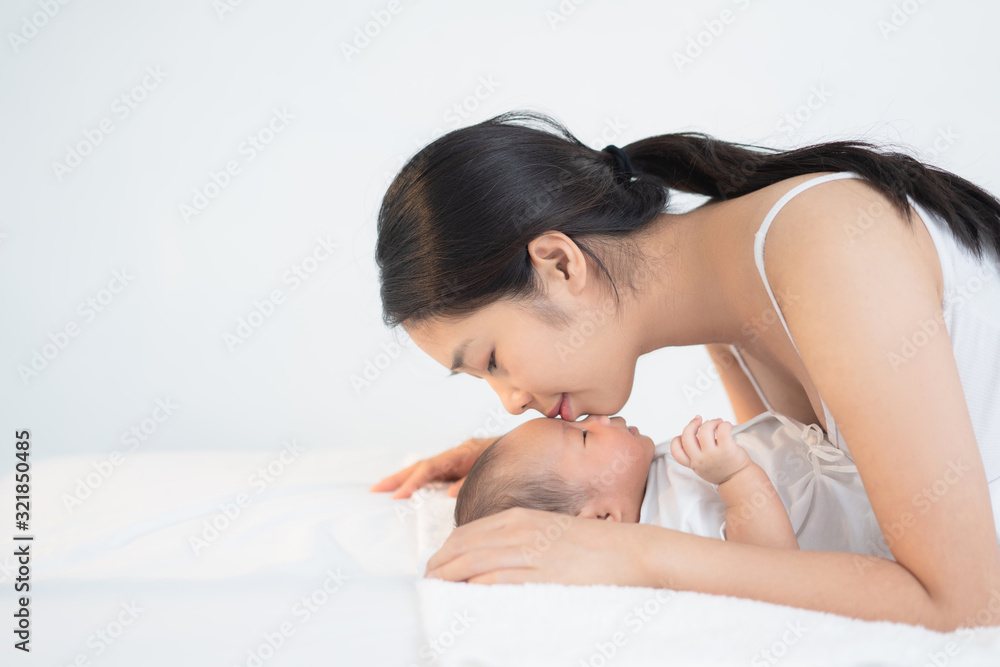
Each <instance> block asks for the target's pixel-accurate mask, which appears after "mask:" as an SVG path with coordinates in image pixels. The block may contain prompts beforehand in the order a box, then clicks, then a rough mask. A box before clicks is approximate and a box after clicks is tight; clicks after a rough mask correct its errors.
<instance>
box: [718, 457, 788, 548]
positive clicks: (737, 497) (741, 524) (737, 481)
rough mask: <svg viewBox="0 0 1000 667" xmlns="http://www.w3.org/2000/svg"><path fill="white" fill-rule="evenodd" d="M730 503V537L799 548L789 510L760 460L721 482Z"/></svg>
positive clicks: (721, 492)
mask: <svg viewBox="0 0 1000 667" xmlns="http://www.w3.org/2000/svg"><path fill="white" fill-rule="evenodd" d="M719 497H720V498H722V502H724V503H725V504H726V539H727V540H731V541H733V542H741V543H743V544H756V545H759V546H762V547H774V548H776V549H798V548H799V542H798V540H797V539H796V538H795V531H794V530H793V529H792V522H791V521H790V520H789V518H788V511H787V510H786V509H785V505H784V504H783V503H782V502H781V498H780V497H779V496H778V492H777V491H776V490H775V488H774V485H773V484H772V483H771V480H770V479H769V478H768V476H767V473H765V472H764V469H763V468H761V467H760V466H759V465H757V464H756V463H752V462H751V463H750V464H749V465H748V466H746V467H745V468H743V469H742V470H740V471H739V472H737V473H736V474H735V475H733V476H732V477H730V478H729V479H727V480H726V481H724V482H722V483H721V484H719Z"/></svg>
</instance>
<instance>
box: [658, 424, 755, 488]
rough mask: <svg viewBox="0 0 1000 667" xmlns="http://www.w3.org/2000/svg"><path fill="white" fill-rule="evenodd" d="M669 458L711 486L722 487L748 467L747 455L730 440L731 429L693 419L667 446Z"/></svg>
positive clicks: (748, 457) (748, 456)
mask: <svg viewBox="0 0 1000 667" xmlns="http://www.w3.org/2000/svg"><path fill="white" fill-rule="evenodd" d="M699 426H700V428H699ZM670 454H671V455H672V456H673V457H674V459H676V461H677V462H678V463H680V464H681V465H682V466H685V467H688V468H691V469H692V470H694V471H695V473H697V474H698V476H699V477H701V478H702V479H703V480H705V481H706V482H711V483H712V484H722V483H723V482H725V481H726V480H727V479H729V478H730V477H732V476H733V475H735V474H736V473H738V472H739V471H740V470H743V468H745V467H747V466H748V465H750V463H751V461H750V455H749V454H747V453H746V450H744V449H743V448H742V447H740V446H739V445H737V444H736V440H734V439H733V425H732V424H730V423H729V422H727V421H724V420H722V419H713V420H711V421H707V422H705V423H704V424H702V423H701V417H695V418H694V419H692V420H691V421H690V422H689V423H688V425H687V426H685V427H684V431H683V432H682V433H681V435H679V436H677V437H675V438H674V439H673V440H672V441H671V442H670Z"/></svg>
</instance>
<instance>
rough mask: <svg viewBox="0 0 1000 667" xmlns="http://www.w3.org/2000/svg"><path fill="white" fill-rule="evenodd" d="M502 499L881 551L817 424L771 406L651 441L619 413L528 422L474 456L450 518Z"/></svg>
mask: <svg viewBox="0 0 1000 667" xmlns="http://www.w3.org/2000/svg"><path fill="white" fill-rule="evenodd" d="M785 427H787V428H785ZM737 438H739V441H737ZM748 452H749V453H748ZM751 454H752V455H753V456H751ZM761 463H763V464H764V466H765V467H766V468H767V471H765V468H764V467H761V465H760V464H761ZM769 473H770V474H771V475H772V476H773V477H774V478H775V479H776V481H778V482H779V484H780V485H781V487H782V488H781V489H780V490H779V489H776V488H775V486H774V485H773V484H772V482H771V479H770V478H769V476H768V474H769ZM510 507H527V508H533V509H541V510H549V511H554V512H561V513H563V514H569V515H571V516H579V517H585V518H594V519H601V520H610V521H624V522H630V523H655V524H658V525H662V526H665V527H667V528H673V529H676V530H683V531H684V532H690V533H695V534H700V535H703V536H706V537H717V538H722V539H726V540H730V541H734V542H743V543H747V544H755V545H759V546H768V547H773V548H785V549H798V548H799V546H800V543H801V546H802V547H803V548H807V549H828V550H839V551H854V552H856V553H867V554H871V555H878V556H883V557H891V555H889V554H890V553H891V552H889V550H888V547H887V546H886V545H885V542H884V541H883V539H882V535H881V531H880V530H879V528H878V525H877V524H876V523H875V522H874V521H873V519H872V516H873V515H872V512H871V506H870V504H869V503H868V499H867V496H866V495H865V493H864V487H863V486H862V484H861V480H860V477H859V476H858V474H857V468H856V467H855V466H854V464H853V462H852V461H850V459H849V458H847V456H846V455H845V454H844V453H843V452H841V451H840V450H838V449H836V448H834V447H833V446H832V445H829V443H826V442H825V441H824V440H823V438H822V431H821V430H819V427H818V426H814V425H811V426H810V427H805V426H803V425H802V424H800V423H798V422H796V421H794V420H792V419H789V418H787V417H785V416H783V415H777V414H775V413H772V412H765V413H762V414H760V415H758V416H757V417H754V418H753V419H751V420H749V421H748V422H746V423H744V424H741V425H740V426H737V427H736V430H735V432H734V427H733V425H732V424H731V423H729V422H727V421H724V420H722V419H713V420H711V421H708V422H704V423H702V420H701V418H700V417H696V418H695V419H692V420H691V421H690V422H689V423H688V424H687V425H686V426H685V427H684V429H683V432H682V433H681V434H680V435H679V436H677V437H675V438H673V439H672V440H671V441H669V442H665V443H662V444H660V445H655V444H654V443H653V441H652V439H651V438H649V437H648V436H646V435H643V434H642V433H640V432H639V430H638V429H637V428H636V427H634V426H629V425H628V424H626V423H625V420H624V419H622V418H621V417H607V416H594V415H592V416H589V417H587V418H586V419H583V420H582V421H576V422H569V421H565V420H562V419H550V418H546V417H542V418H538V419H533V420H531V421H528V422H525V423H524V424H521V425H520V426H518V427H517V428H515V429H513V430H512V431H510V432H509V433H507V434H506V435H504V436H502V437H501V438H499V439H498V440H497V441H496V442H494V443H493V444H492V445H490V446H489V447H487V448H486V450H485V451H484V452H483V453H482V454H481V455H480V456H479V458H478V459H477V460H476V462H475V464H473V466H472V468H471V469H470V470H469V473H468V475H467V477H466V479H465V482H464V483H463V485H462V487H461V489H460V490H459V493H458V498H457V500H456V503H455V523H456V525H458V526H461V525H463V524H466V523H468V522H470V521H474V520H476V519H478V518H481V517H485V516H489V515H491V514H496V513H497V512H501V511H503V510H505V509H508V508H510ZM789 510H791V514H792V516H791V517H790V514H789ZM866 518H867V519H866ZM807 519H808V521H807Z"/></svg>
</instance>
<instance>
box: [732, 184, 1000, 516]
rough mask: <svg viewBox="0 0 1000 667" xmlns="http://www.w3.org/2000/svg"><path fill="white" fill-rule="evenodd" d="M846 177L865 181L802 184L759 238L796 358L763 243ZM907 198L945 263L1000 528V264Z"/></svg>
mask: <svg viewBox="0 0 1000 667" xmlns="http://www.w3.org/2000/svg"><path fill="white" fill-rule="evenodd" d="M841 178H862V177H861V176H859V175H858V174H855V173H853V172H838V173H835V174H827V175H824V176H817V177H816V178H813V179H810V180H808V181H805V182H803V183H800V184H799V185H797V186H795V187H794V188H792V189H791V190H789V191H788V192H787V193H785V195H784V196H783V197H781V199H779V200H778V201H777V202H776V203H775V204H774V206H773V207H771V210H770V211H769V212H768V214H767V216H766V217H765V218H764V222H763V223H762V224H761V226H760V229H759V230H758V231H757V233H756V234H755V242H754V259H755V260H756V263H757V270H758V271H759V272H760V277H761V279H762V280H763V281H764V287H766V288H767V294H768V296H770V297H771V302H772V303H773V304H774V309H775V311H776V312H777V313H778V319H779V320H780V321H781V325H782V326H783V327H784V328H785V332H786V333H787V334H788V338H789V340H791V341H792V346H793V347H795V351H796V353H798V347H796V346H795V341H794V340H792V333H791V331H789V330H788V325H787V324H786V323H785V317H784V315H782V314H781V308H780V307H779V306H778V302H777V300H776V299H775V298H774V292H772V291H771V286H770V284H769V283H768V282H767V275H766V274H765V273H764V239H765V238H766V236H767V230H768V228H769V227H770V226H771V222H772V221H773V220H774V217H775V216H776V215H777V214H778V211H780V210H781V207H782V206H784V205H785V204H786V203H788V201H789V200H791V199H792V197H794V196H795V195H797V194H799V193H800V192H802V191H803V190H806V189H808V188H811V187H812V186H814V185H819V184H820V183H826V182H827V181H833V180H838V179H841ZM908 199H909V202H910V205H912V206H913V208H914V209H915V210H916V212H917V214H918V215H919V218H920V219H921V220H922V221H923V223H924V226H926V227H927V231H928V232H929V233H930V236H931V239H933V241H934V247H935V248H936V249H937V254H938V258H939V260H940V262H941V275H942V277H943V281H944V296H943V298H942V300H941V309H942V313H943V315H944V323H945V328H946V329H947V331H948V336H949V338H950V339H951V344H952V350H953V351H954V353H955V362H956V364H957V366H958V374H959V377H960V378H961V382H962V390H963V392H964V393H965V400H966V403H967V405H968V408H969V415H970V416H971V417H972V427H973V429H974V431H975V434H976V442H977V444H978V445H979V452H980V454H981V455H982V457H983V466H984V467H985V469H986V479H987V481H989V482H991V483H992V482H996V483H995V484H990V492H991V496H992V497H993V507H994V514H995V515H996V516H995V517H994V518H995V519H997V522H998V524H1000V513H998V510H1000V481H998V480H1000V277H998V275H1000V260H998V259H997V255H996V253H995V252H994V251H993V249H992V248H987V249H986V250H985V251H984V253H983V260H982V261H979V260H977V259H976V257H975V255H973V254H972V253H971V252H969V251H968V250H967V249H966V248H965V247H964V246H962V245H961V244H959V243H958V241H957V240H956V239H955V237H954V235H953V234H952V232H951V229H950V228H949V227H948V224H947V223H946V222H945V221H944V220H942V219H941V218H940V217H939V216H937V215H935V214H933V213H931V212H930V211H927V210H925V209H924V208H923V207H922V206H920V205H919V204H917V202H915V201H914V200H913V199H912V198H910V197H908ZM729 349H730V350H731V351H732V352H733V356H735V357H736V360H737V361H738V362H739V364H740V367H741V368H742V369H743V372H744V373H746V374H747V377H748V378H749V379H750V382H751V383H752V384H753V386H754V389H755V390H756V391H757V394H758V395H759V396H760V399H761V401H762V402H763V403H764V405H765V406H767V409H768V410H769V411H772V412H773V410H772V408H771V404H770V403H769V402H768V400H767V397H765V396H764V392H762V391H761V389H760V385H759V384H757V380H756V378H754V376H753V373H751V372H750V369H749V368H747V365H746V363H745V362H744V360H743V356H742V355H741V354H740V351H739V350H738V349H737V348H736V347H735V346H733V345H730V346H729ZM800 356H801V355H800ZM820 403H821V404H822V406H823V413H824V415H825V417H826V424H827V438H828V439H829V441H830V442H831V443H832V444H833V445H835V446H836V447H838V448H839V449H841V450H843V452H844V453H845V454H847V455H848V456H850V450H849V449H848V447H847V443H846V442H844V439H843V437H842V435H841V433H840V429H838V428H837V422H836V420H835V419H834V418H833V415H832V414H830V410H829V409H828V408H827V407H826V402H825V401H823V398H822V396H821V397H820Z"/></svg>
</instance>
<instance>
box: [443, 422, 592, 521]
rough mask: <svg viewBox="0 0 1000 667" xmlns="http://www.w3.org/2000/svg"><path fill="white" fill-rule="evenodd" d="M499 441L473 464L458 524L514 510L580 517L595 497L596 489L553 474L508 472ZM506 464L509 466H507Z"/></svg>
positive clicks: (463, 489) (463, 490) (459, 505)
mask: <svg viewBox="0 0 1000 667" xmlns="http://www.w3.org/2000/svg"><path fill="white" fill-rule="evenodd" d="M509 435H510V434H509V433H508V434H507V435H505V436H503V437H501V438H498V439H497V440H496V441H494V442H493V444H491V445H490V446H489V447H487V448H486V450H485V451H483V453H482V454H480V455H479V458H478V459H476V462H475V463H474V464H472V468H471V469H470V470H469V474H468V475H467V476H466V478H465V482H464V483H463V484H462V487H461V488H460V489H459V490H458V499H457V500H456V502H455V525H456V526H461V525H464V524H467V523H469V522H470V521H475V520H476V519H481V518H483V517H486V516H490V515H493V514H497V513H499V512H502V511H504V510H506V509H510V508H511V507H526V508H529V509H539V510H548V511H551V512H560V513H562V514H569V515H570V516H576V515H577V514H579V513H580V510H581V509H582V508H583V506H584V505H585V504H586V503H587V501H588V500H590V498H591V497H592V495H593V487H591V486H588V487H586V488H580V487H577V486H573V485H572V484H570V483H569V482H567V481H566V479H565V478H564V477H562V476H561V475H559V474H558V473H556V472H554V471H552V472H550V471H541V473H540V474H538V475H531V474H527V475H525V474H522V473H519V472H513V471H511V470H508V469H505V468H506V467H507V466H508V465H509V464H510V457H509V456H504V448H503V447H502V446H500V445H501V442H502V441H503V439H504V438H506V437H509ZM505 464H506V465H505Z"/></svg>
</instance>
